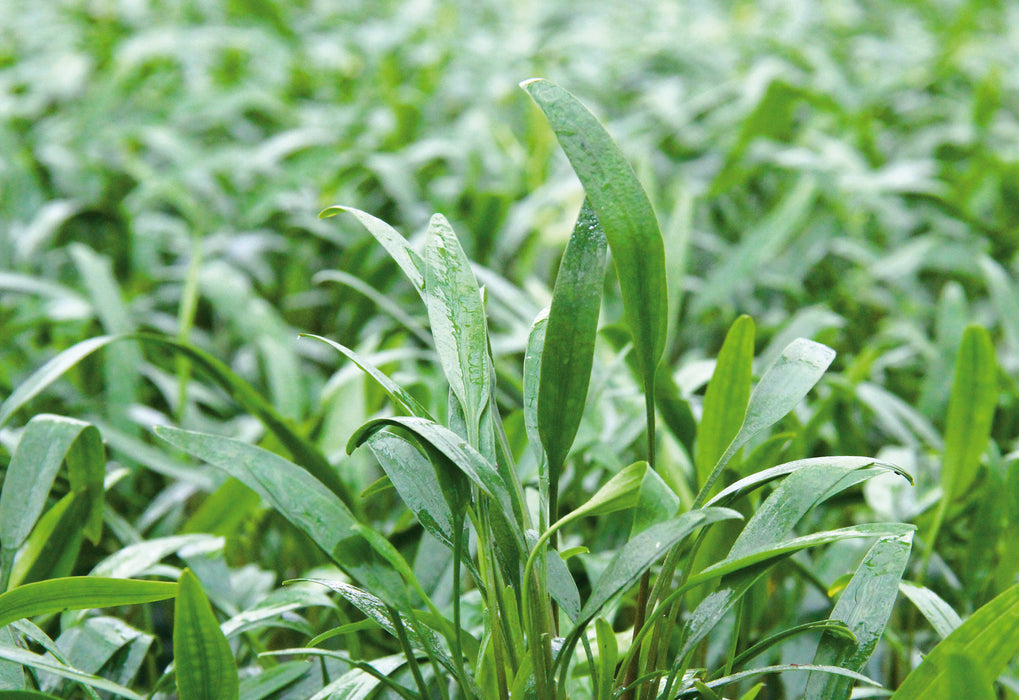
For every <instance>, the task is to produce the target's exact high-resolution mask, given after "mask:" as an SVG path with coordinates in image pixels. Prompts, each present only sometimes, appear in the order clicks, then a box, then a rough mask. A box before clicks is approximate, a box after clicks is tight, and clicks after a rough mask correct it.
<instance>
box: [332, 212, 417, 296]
mask: <svg viewBox="0 0 1019 700" xmlns="http://www.w3.org/2000/svg"><path fill="white" fill-rule="evenodd" d="M340 212H346V213H348V214H351V215H353V216H354V217H355V218H356V219H357V220H358V221H359V222H361V225H362V226H364V227H365V228H366V229H367V230H368V232H369V233H370V234H371V235H372V236H374V237H375V240H377V241H378V242H379V243H381V244H382V247H383V248H385V249H386V252H387V253H389V255H390V256H391V257H392V258H393V260H395V261H396V264H397V265H399V266H400V269H401V270H403V273H404V274H405V275H407V279H409V280H410V281H411V284H413V285H414V289H416V290H417V291H418V294H420V295H421V298H422V299H424V298H425V263H424V261H423V260H422V259H421V256H420V255H418V254H417V253H416V252H414V249H413V248H411V247H410V244H409V243H408V242H407V239H405V238H404V237H403V236H401V235H400V234H399V233H398V232H397V231H396V229H394V228H393V227H392V226H390V225H389V224H387V223H386V222H385V221H383V220H382V219H378V218H376V217H374V216H372V215H371V214H368V213H367V212H363V211H361V210H360V209H354V208H353V207H344V206H339V205H337V206H332V207H328V208H327V209H323V210H322V213H320V214H319V215H318V216H319V218H320V219H325V218H328V217H330V216H336V215H337V214H339V213H340Z"/></svg>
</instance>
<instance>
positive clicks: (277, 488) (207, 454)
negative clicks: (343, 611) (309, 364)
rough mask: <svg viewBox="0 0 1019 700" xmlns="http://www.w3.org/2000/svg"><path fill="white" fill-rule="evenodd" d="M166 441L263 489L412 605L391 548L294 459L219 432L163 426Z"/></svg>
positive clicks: (354, 571) (400, 604)
mask: <svg viewBox="0 0 1019 700" xmlns="http://www.w3.org/2000/svg"><path fill="white" fill-rule="evenodd" d="M155 433H156V435H158V436H159V437H161V438H162V439H163V440H166V441H167V442H168V443H170V444H171V445H173V446H174V447H177V448H178V449H181V450H183V451H185V452H187V453H189V454H191V455H193V456H194V457H197V458H198V459H201V460H203V461H205V462H208V463H209V464H211V465H213V466H215V467H217V468H219V469H222V470H223V471H225V472H226V473H227V474H229V475H230V476H232V477H234V478H235V479H238V480H239V481H241V482H243V483H244V484H245V485H246V486H248V487H249V488H250V489H252V490H253V491H255V492H256V493H258V494H259V495H260V496H261V497H262V499H263V500H264V501H265V502H266V503H268V504H269V505H270V506H272V507H273V508H274V509H276V510H277V511H278V512H279V513H280V514H281V515H282V516H283V517H285V518H286V519H287V520H289V521H290V522H291V523H292V524H293V525H294V526H296V527H297V528H299V529H300V530H302V531H303V532H304V533H305V534H307V535H308V536H309V537H310V538H311V540H312V541H313V542H314V543H315V544H316V545H318V546H319V547H320V548H321V549H322V550H323V551H324V552H325V553H326V554H327V555H328V556H329V557H330V558H332V560H333V561H334V562H335V563H336V564H337V565H338V566H340V567H342V568H343V569H344V570H345V571H346V572H347V573H349V574H350V575H351V576H353V577H354V578H355V579H356V580H358V581H360V582H362V583H364V584H365V585H366V586H367V587H369V588H371V589H372V590H376V591H379V594H380V595H384V596H386V598H387V600H386V602H387V603H390V604H392V605H394V607H397V608H404V607H406V606H408V605H409V601H408V599H407V589H406V586H407V582H406V581H405V580H404V578H403V577H402V576H401V575H400V574H398V573H397V572H396V571H395V570H394V569H393V568H392V567H391V566H389V565H388V563H386V562H383V561H381V560H380V557H382V559H385V558H386V556H387V555H388V554H389V553H390V552H388V551H386V552H385V554H381V553H379V552H378V551H377V549H378V547H377V545H378V546H382V545H381V543H380V542H379V541H377V540H374V541H371V542H370V541H369V540H368V539H367V538H366V537H365V535H366V534H368V533H370V530H369V528H366V527H363V526H362V525H361V524H360V523H359V522H358V521H357V520H356V518H354V515H353V514H352V513H351V512H350V511H349V510H348V509H347V507H346V506H345V505H344V504H343V502H342V501H340V500H339V499H338V498H336V496H335V495H334V494H333V493H332V492H331V491H329V490H328V489H327V488H326V487H325V486H323V485H322V484H321V482H319V481H317V480H316V479H315V478H314V477H313V476H311V474H309V473H308V472H306V471H304V470H303V469H301V468H300V467H298V466H297V465H295V464H294V463H293V462H290V461H288V460H286V459H283V458H282V457H280V456H279V455H276V454H274V453H272V452H269V451H267V450H263V449H261V448H259V447H255V446H254V445H249V444H247V443H244V442H240V441H238V440H233V439H231V438H225V437H221V436H218V435H209V434H205V433H196V432H190V431H186V430H180V429H179V428H170V427H163V426H160V427H157V428H155Z"/></svg>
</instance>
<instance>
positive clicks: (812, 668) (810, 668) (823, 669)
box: [705, 664, 881, 688]
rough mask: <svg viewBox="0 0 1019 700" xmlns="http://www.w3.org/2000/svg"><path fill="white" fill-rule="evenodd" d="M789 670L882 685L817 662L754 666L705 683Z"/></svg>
mask: <svg viewBox="0 0 1019 700" xmlns="http://www.w3.org/2000/svg"><path fill="white" fill-rule="evenodd" d="M787 671H798V672H802V671H807V672H810V673H831V674H834V675H837V676H844V677H846V678H848V679H850V680H854V681H859V682H861V683H866V684H867V685H872V686H875V687H878V688H880V687H881V684H880V683H878V682H876V681H874V680H873V679H871V678H868V677H867V676H864V675H863V674H861V673H857V672H855V671H848V670H846V669H844V668H839V667H838V666H818V665H816V664H778V665H775V666H764V667H762V668H752V669H748V670H746V671H740V672H739V673H734V674H732V675H731V676H725V677H724V678H718V679H716V680H713V681H708V682H707V683H705V685H706V686H708V687H709V688H721V687H723V686H726V685H729V684H730V683H737V682H739V681H742V680H745V679H747V678H752V677H754V676H760V675H764V674H770V673H783V672H787Z"/></svg>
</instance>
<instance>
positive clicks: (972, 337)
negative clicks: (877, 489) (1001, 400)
mask: <svg viewBox="0 0 1019 700" xmlns="http://www.w3.org/2000/svg"><path fill="white" fill-rule="evenodd" d="M997 380H998V366H997V361H996V360H995V356H994V346H993V345H992V344H991V337H990V335H989V334H988V333H987V331H986V330H985V329H983V328H981V327H980V326H975V325H974V326H969V327H967V328H966V330H965V332H964V333H963V336H962V343H961V344H960V346H959V358H958V360H957V361H956V365H955V378H954V379H953V381H952V396H951V399H950V401H949V404H948V418H947V420H946V423H945V455H944V461H943V463H942V466H941V487H942V490H943V492H944V498H945V500H946V501H947V502H948V503H954V502H955V500H956V499H957V498H958V497H959V496H960V495H961V494H963V493H966V491H967V490H968V489H969V486H970V484H972V483H973V480H974V479H975V478H976V474H977V467H978V466H979V465H980V456H981V455H982V454H983V452H984V450H985V449H987V441H988V439H989V438H990V434H991V422H992V420H993V419H994V408H995V405H996V403H997V400H998V395H997Z"/></svg>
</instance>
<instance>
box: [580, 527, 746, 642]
mask: <svg viewBox="0 0 1019 700" xmlns="http://www.w3.org/2000/svg"><path fill="white" fill-rule="evenodd" d="M742 517H743V516H742V515H740V514H739V513H737V512H736V511H734V510H729V509H727V508H705V509H702V510H696V511H691V512H689V513H683V514H682V515H680V516H679V517H676V518H673V519H671V520H667V521H665V522H664V523H658V524H657V525H652V526H651V527H649V528H648V529H647V530H645V531H644V532H642V533H640V534H639V535H637V536H636V537H634V538H633V539H632V540H630V541H629V542H627V543H626V544H625V545H624V546H623V547H622V548H621V549H620V550H619V551H618V552H616V555H615V556H614V557H613V558H612V560H611V561H610V562H609V565H608V566H607V567H606V568H605V570H604V571H603V572H602V575H601V576H600V577H599V578H598V581H597V582H596V583H595V584H594V587H593V589H592V590H591V595H590V596H589V597H588V599H587V602H586V603H584V608H583V609H582V610H581V612H580V620H579V621H578V627H579V626H580V625H581V624H586V623H587V622H588V621H590V620H591V618H593V617H594V616H595V615H596V614H597V613H598V611H599V610H601V609H602V607H603V606H604V605H605V603H607V602H608V601H609V600H611V599H612V597H613V596H615V595H616V594H617V593H619V592H620V591H622V590H624V589H626V588H628V587H629V586H630V585H632V584H633V583H634V582H635V581H636V580H637V579H638V578H639V577H640V576H641V574H643V573H644V572H645V571H647V569H648V568H649V567H650V566H651V565H652V564H654V563H655V562H656V561H658V559H660V558H661V557H663V556H664V555H665V553H666V552H668V551H669V550H670V549H671V548H672V547H674V546H675V545H676V544H677V543H679V542H681V541H682V540H683V539H684V538H685V537H686V536H687V535H689V534H690V533H691V532H693V531H694V530H696V529H697V528H699V527H703V526H704V525H708V524H710V523H714V522H718V521H719V520H733V519H740V518H742Z"/></svg>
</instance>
